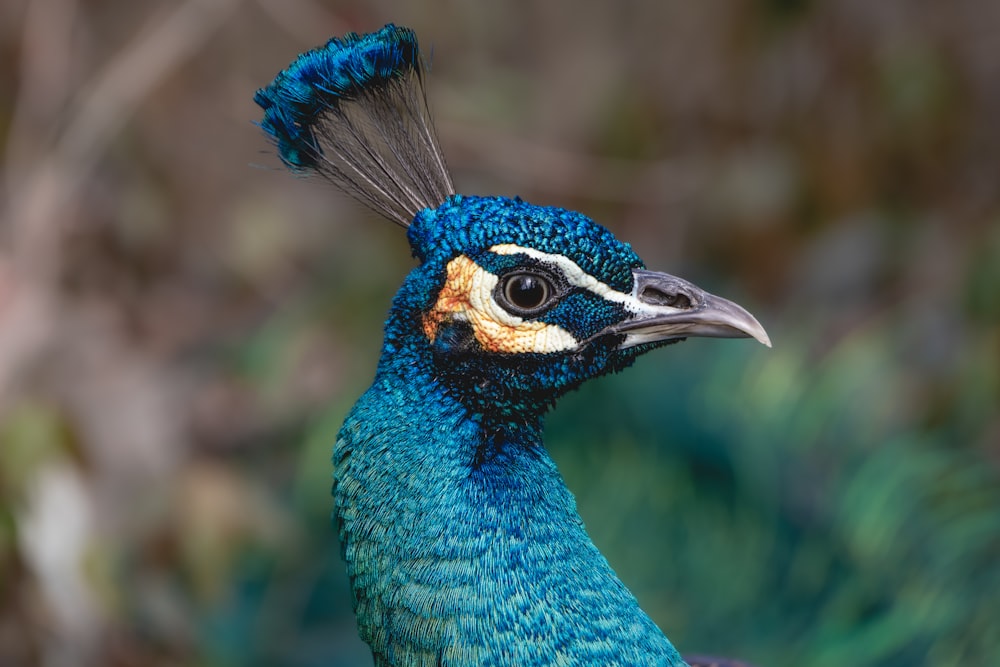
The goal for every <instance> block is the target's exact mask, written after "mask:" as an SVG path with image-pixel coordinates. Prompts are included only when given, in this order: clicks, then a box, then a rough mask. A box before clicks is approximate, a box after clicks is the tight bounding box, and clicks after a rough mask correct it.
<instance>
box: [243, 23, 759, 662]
mask: <svg viewBox="0 0 1000 667" xmlns="http://www.w3.org/2000/svg"><path fill="white" fill-rule="evenodd" d="M424 76H425V70H424V66H423V63H422V61H421V56H420V51H419V48H418V45H417V40H416V37H415V35H414V33H413V32H412V31H411V30H409V29H406V28H402V27H396V26H393V25H391V24H390V25H387V26H385V27H384V28H383V29H381V30H379V31H377V32H374V33H370V34H365V35H358V34H353V33H352V34H348V35H346V36H345V37H343V38H339V39H338V38H335V39H331V40H330V41H329V42H327V44H325V45H324V46H322V47H319V48H317V49H315V50H313V51H309V52H308V53H305V54H302V55H300V56H299V57H298V59H297V60H295V61H294V62H293V63H292V64H291V65H290V66H289V67H288V68H287V69H285V70H284V71H283V72H281V73H280V74H278V76H277V77H276V78H275V79H274V81H273V82H272V83H271V84H270V85H268V86H267V87H266V88H262V89H260V90H258V91H257V94H256V96H255V98H254V99H255V101H256V102H257V104H259V105H260V106H261V107H262V108H263V110H264V117H263V120H262V121H261V123H260V126H261V127H262V129H263V130H264V132H266V133H267V134H268V135H269V136H270V138H271V139H272V141H273V142H274V144H275V145H276V147H277V152H278V155H279V157H280V158H281V160H282V161H283V162H284V164H285V165H287V166H288V167H289V168H290V169H291V170H292V171H293V172H296V173H299V174H306V175H308V174H318V175H320V176H322V177H325V178H327V179H329V180H331V181H332V182H334V183H335V184H337V185H339V186H340V187H342V188H343V189H345V190H346V191H348V192H349V193H351V194H352V195H354V196H355V197H356V198H358V199H359V200H360V201H362V202H363V203H365V204H367V205H368V206H370V207H371V208H373V209H374V210H376V211H378V212H380V213H382V214H383V215H384V216H386V217H387V218H389V219H390V220H392V221H394V222H396V223H398V224H399V225H401V226H402V227H404V228H405V229H406V234H407V238H408V239H409V243H410V247H411V249H412V251H413V255H414V256H415V258H416V259H417V260H418V262H419V264H418V266H417V267H416V268H414V269H413V270H412V271H411V272H410V274H409V275H408V276H407V277H406V279H405V281H404V282H403V285H402V287H401V288H400V289H399V292H398V293H397V295H396V297H395V299H394V300H393V303H392V308H391V311H390V313H389V316H388V320H387V322H386V325H385V342H384V346H383V348H382V354H381V358H380V360H379V363H378V369H377V371H376V374H375V379H374V382H373V383H372V386H371V388H369V389H368V390H367V391H366V392H365V393H364V395H363V396H362V397H361V398H360V399H359V400H358V402H357V404H356V405H355V406H354V408H353V409H352V410H351V412H350V414H349V415H348V417H347V419H346V421H345V423H344V425H343V428H342V429H341V431H340V434H339V437H338V439H337V442H336V445H335V447H334V452H333V464H334V487H333V495H334V499H335V503H336V510H335V521H336V525H337V527H338V529H339V533H340V539H341V543H342V546H343V557H344V559H345V561H346V563H347V571H348V573H349V575H350V580H351V587H352V590H353V595H354V600H353V602H354V609H355V612H356V615H357V620H358V625H359V631H360V634H361V637H362V639H364V641H365V642H367V643H368V644H369V646H370V647H371V650H372V653H373V655H374V658H375V663H376V664H377V665H380V666H381V665H463V666H464V665H497V666H500V665H511V666H518V667H540V666H542V665H623V666H624V665H665V666H680V665H685V664H689V663H690V664H691V665H710V664H718V665H724V664H729V665H736V664H738V663H734V662H725V661H713V660H712V659H707V658H706V659H701V658H699V659H689V661H688V663H685V661H684V659H683V658H681V656H680V654H679V653H678V652H677V650H676V649H675V648H674V646H673V645H672V644H671V643H670V641H669V640H668V639H667V638H666V636H665V635H664V634H663V632H661V631H660V629H659V628H658V627H657V626H656V624H655V623H654V622H653V621H652V620H651V619H650V618H649V616H647V615H646V614H645V613H644V612H643V611H642V609H640V608H639V604H638V603H637V601H636V599H635V597H634V596H633V595H632V593H630V592H629V591H628V589H627V588H626V587H625V585H624V584H622V582H621V581H620V580H619V579H618V577H617V576H616V575H615V573H614V571H613V570H612V569H611V567H610V565H609V564H608V562H607V560H605V558H604V557H603V556H602V555H601V553H600V552H599V551H598V550H597V548H596V547H595V546H594V544H593V542H592V541H591V539H590V537H589V536H588V535H587V531H586V530H585V528H584V525H583V521H582V520H581V518H580V516H579V514H578V513H577V509H576V504H575V501H574V499H573V496H572V494H571V493H570V492H569V490H568V489H567V488H566V485H565V484H564V482H563V480H562V478H561V476H560V475H559V472H558V470H557V469H556V466H555V464H554V463H553V461H552V459H551V458H550V457H549V455H548V453H547V451H546V449H545V446H544V444H543V443H542V419H543V417H544V415H545V413H546V412H547V411H548V410H549V409H550V408H551V407H552V406H553V404H554V402H555V401H556V399H558V398H559V397H560V396H561V395H562V394H564V393H566V392H567V391H569V390H571V389H574V388H575V387H577V386H579V385H580V383H582V382H584V381H585V380H587V379H589V378H592V377H597V376H600V375H603V374H606V373H611V372H615V371H618V370H620V369H622V368H625V367H626V366H628V365H630V364H631V363H632V362H633V361H634V360H635V359H636V358H637V357H638V356H639V355H641V354H644V353H645V352H648V351H650V350H652V349H655V348H658V347H661V346H663V345H666V344H668V343H674V342H678V341H681V340H683V339H684V338H687V337H689V336H713V337H723V338H735V337H753V338H756V339H757V340H758V341H760V342H761V343H764V344H765V345H770V341H769V340H768V337H767V334H766V333H765V332H764V329H763V328H762V327H761V325H760V324H759V323H758V322H757V320H756V319H754V317H753V316H752V315H750V313H748V312H747V311H746V310H744V309H743V308H741V307H740V306H738V305H736V304H735V303H732V302H731V301H727V300H725V299H722V298H720V297H717V296H713V295H711V294H709V293H707V292H705V291H704V290H702V289H699V288H698V287H696V286H695V285H692V284H691V283H689V282H687V281H685V280H682V279H680V278H676V277H674V276H671V275H668V274H665V273H657V272H653V271H649V270H646V269H645V268H644V266H643V263H642V260H640V259H639V256H638V255H637V254H636V253H635V252H634V251H633V250H632V248H631V247H630V246H629V245H628V244H627V243H623V242H621V241H619V240H617V239H616V238H615V237H614V236H613V235H612V234H611V232H609V231H608V230H607V229H605V228H604V227H602V226H601V225H599V224H597V223H596V222H594V221H593V220H590V219H589V218H587V217H585V216H583V215H581V214H579V213H575V212H572V211H567V210H563V209H560V208H553V207H545V206H536V205H533V204H529V203H527V202H525V201H522V200H521V199H518V198H514V199H508V198H502V197H474V196H464V195H459V194H456V192H455V188H454V186H453V185H452V180H451V177H450V175H449V173H448V170H447V167H446V166H445V161H444V159H443V157H442V155H441V150H440V148H439V144H438V140H437V137H436V135H435V131H434V128H433V125H432V123H431V121H430V113H429V110H428V105H427V100H426V97H425V94H424V85H423V84H424Z"/></svg>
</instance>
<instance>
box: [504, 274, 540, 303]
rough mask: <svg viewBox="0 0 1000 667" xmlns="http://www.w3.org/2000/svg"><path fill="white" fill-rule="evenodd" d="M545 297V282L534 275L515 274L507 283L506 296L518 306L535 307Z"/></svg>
mask: <svg viewBox="0 0 1000 667" xmlns="http://www.w3.org/2000/svg"><path fill="white" fill-rule="evenodd" d="M547 297H548V289H546V286H545V283H543V282H542V281H541V280H539V279H538V278H536V277H534V276H515V277H514V278H512V279H511V281H510V283H508V285H507V298H508V299H510V302H511V303H513V304H514V305H515V306H517V307H518V308H524V309H526V310H528V309H531V308H537V307H538V306H540V305H542V304H543V303H544V302H545V299H546V298H547Z"/></svg>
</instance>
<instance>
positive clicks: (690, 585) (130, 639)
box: [0, 0, 1000, 667]
mask: <svg viewBox="0 0 1000 667" xmlns="http://www.w3.org/2000/svg"><path fill="white" fill-rule="evenodd" d="M396 5H397V3H392V2H388V1H369V2H357V1H345V2H336V1H332V0H331V1H329V2H320V1H319V0H282V1H280V2H279V0H188V1H186V2H183V1H177V2H164V1H153V2H142V3H136V2H127V1H125V0H6V1H5V2H3V3H2V4H0V216H2V217H0V225H2V226H0V665H3V667H6V666H8V665H11V666H19V667H20V666H27V667H33V666H36V665H38V666H46V667H61V666H74V665H84V666H90V665H102V666H111V667H126V666H128V667H130V666H151V667H156V666H174V665H201V666H206V667H216V666H219V667H225V666H242V665H262V666H263V665H288V666H293V667H305V666H314V665H315V666H317V667H318V666H321V665H322V666H324V667H330V666H331V665H332V666H339V665H344V666H354V665H360V666H363V665H369V664H371V663H370V657H369V656H368V655H367V651H366V649H365V647H364V646H363V645H361V644H360V642H359V640H358V639H357V637H356V629H355V627H354V621H353V618H352V615H351V611H350V606H349V598H348V589H347V581H346V577H345V575H344V572H343V567H342V565H341V562H340V558H339V551H338V546H337V544H336V536H335V535H334V532H333V530H332V528H331V527H330V524H329V515H330V511H331V501H330V497H329V487H330V474H331V467H330V462H329V458H330V457H329V454H330V450H331V447H332V444H333V440H334V437H335V434H336V431H337V429H338V427H339V425H340V422H341V420H342V419H343V416H344V414H345V413H346V411H347V410H348V409H349V408H350V406H351V404H352V402H353V401H354V399H355V398H356V397H357V396H358V395H359V394H360V393H361V392H362V391H363V390H364V388H365V387H366V386H367V383H368V382H369V381H370V378H371V376H372V373H373V370H374V366H375V361H376V358H377V354H378V349H379V345H380V336H379V332H380V327H381V322H382V319H383V317H384V315H385V312H386V311H387V308H388V304H389V299H390V298H391V295H392V293H393V291H394V289H395V287H396V286H397V285H398V284H399V282H400V281H401V278H402V276H403V275H404V274H405V273H406V272H407V271H408V269H409V268H410V267H411V266H412V260H411V259H410V258H409V254H408V249H407V245H406V242H405V239H404V237H403V235H402V234H401V233H400V232H399V230H398V229H397V228H395V227H394V226H393V225H391V224H388V223H386V222H384V221H382V220H381V219H378V218H376V217H375V216H373V215H372V214H370V213H368V212H367V211H365V210H363V209H361V208H360V207H359V206H357V205H355V204H353V203H352V202H351V201H349V200H347V199H346V198H345V197H343V196H340V195H339V194H337V193H335V192H334V191H333V190H332V188H330V187H328V186H327V185H325V184H324V183H321V182H316V181H313V182H309V181H303V180H297V179H295V178H293V177H291V176H289V175H288V174H287V173H285V172H284V170H283V169H282V168H281V165H280V163H279V161H278V159H277V157H276V156H275V154H274V152H273V150H271V149H270V147H269V145H268V143H267V141H266V140H265V139H264V138H263V137H262V136H261V133H260V132H259V131H258V129H257V128H256V127H255V126H254V121H255V120H256V119H258V118H259V110H258V109H256V108H255V107H254V105H253V103H252V96H253V93H254V90H255V89H256V88H258V87H260V86H263V85H265V84H267V83H268V82H269V81H270V79H271V78H272V77H273V75H274V74H275V73H277V72H278V70H280V69H282V68H283V67H284V66H285V65H286V64H287V63H288V62H290V61H291V60H292V59H293V58H294V56H295V55H296V54H297V53H298V52H300V51H303V50H306V49H308V48H311V47H312V46H315V45H317V44H320V43H322V42H323V41H325V40H326V39H327V38H328V37H329V36H331V35H339V34H342V33H344V32H346V31H349V30H357V31H368V30H372V29H376V28H379V27H381V26H382V25H383V24H385V23H386V22H389V21H393V22H396V23H400V24H405V25H409V26H411V27H413V28H415V29H416V31H417V33H418V34H419V36H420V39H421V43H422V45H423V47H424V49H425V51H426V52H427V54H428V57H429V58H430V59H431V61H432V74H431V76H430V88H429V95H430V98H431V105H432V107H433V109H434V111H435V114H436V119H437V124H438V128H439V132H440V135H441V139H442V142H443V145H444V149H445V153H446V155H447V156H448V158H449V161H450V164H451V167H452V170H453V172H454V176H455V179H456V183H457V185H458V189H459V191H461V192H465V193H469V194H505V195H514V194H519V195H521V196H523V197H524V198H526V199H528V200H530V201H533V202H535V203H539V204H549V205H558V206H562V207H566V208H574V209H578V210H580V211H583V212H584V213H586V214H588V215H590V216H591V217H594V218H596V219H597V220H599V221H601V222H603V223H604V224H606V225H607V226H609V227H610V228H611V229H612V230H613V231H614V232H615V233H616V234H618V235H619V237H620V238H624V239H628V240H629V241H631V242H632V243H633V245H634V246H635V248H636V249H637V250H638V252H639V253H640V254H641V255H642V256H643V257H644V258H645V260H646V262H647V264H648V265H649V266H650V267H651V268H656V269H660V270H666V271H669V272H671V273H675V274H677V275H681V276H684V277H686V278H688V279H691V280H693V281H694V282H696V283H698V284H700V285H702V286H704V287H706V288H708V289H710V290H711V291H713V292H716V293H719V294H722V295H725V296H727V297H730V298H734V299H735V300H737V301H739V302H740V303H742V304H744V305H746V306H747V307H748V308H749V309H750V310H751V311H752V312H754V313H755V314H756V315H757V316H758V317H759V319H760V320H761V321H762V322H763V323H764V324H765V326H766V327H767V329H768V331H769V333H770V334H771V338H772V340H773V341H774V349H773V350H767V349H765V348H763V347H761V346H759V345H756V344H752V343H751V342H748V341H705V340H700V341H699V340H692V341H688V342H686V343H684V344H682V345H679V346H672V347H669V348H667V349H665V350H662V351H659V352H657V353H655V354H652V355H650V356H649V357H647V358H645V359H643V360H642V361H641V362H640V363H639V364H638V365H637V366H636V367H635V368H633V369H630V370H629V371H627V372H625V373H623V374H621V375H618V376H615V377H610V378H606V379H602V380H600V381H596V382H592V383H590V384H588V385H586V386H585V387H584V388H583V389H582V390H580V391H579V392H576V393H575V394H573V395H571V396H570V397H568V398H567V399H565V400H564V401H563V402H562V404H561V405H560V407H559V409H557V410H556V411H555V413H554V414H553V415H552V416H551V417H550V419H549V421H548V425H547V437H548V441H549V443H550V444H551V449H552V451H553V455H554V456H555V457H556V460H557V462H558V463H559V465H560V468H561V470H562V471H563V473H564V475H565V477H566V479H567V482H568V484H569V485H570V488H571V489H572V490H573V491H574V492H575V493H576V494H577V497H578V500H579V504H580V509H581V512H582V514H583V516H584V519H585V520H586V521H587V524H588V526H589V528H590V530H591V532H592V534H593V536H594V539H595V540H596V541H597V543H598V545H599V546H600V547H601V548H602V549H603V551H604V552H605V554H606V555H607V556H608V558H609V560H610V561H611V563H612V565H613V566H614V567H615V569H616V570H617V571H618V572H619V574H620V575H621V577H622V578H623V579H624V581H625V582H626V583H627V584H628V585H629V586H630V587H631V588H632V589H633V590H634V591H635V592H636V594H637V595H638V597H639V598H640V601H641V602H642V604H643V606H644V607H645V608H646V609H647V610H648V611H649V612H650V613H651V615H652V616H653V617H654V618H655V620H656V621H657V622H658V623H659V624H660V625H661V627H663V628H664V629H665V630H666V631H667V634H668V635H669V636H670V637H671V639H672V640H673V641H674V642H675V643H676V644H677V645H678V646H679V647H681V649H682V650H684V651H688V652H693V651H705V652H708V651H711V652H715V653H719V654H729V655H734V656H742V657H743V658H745V659H747V660H751V661H753V662H756V663H758V664H759V665H761V667H782V666H789V667H791V666H793V665H794V666H798V665H810V666H815V667H835V666H836V667H840V666H843V665H851V666H852V667H867V666H875V665H880V666H890V667H893V666H899V667H910V666H923V665H927V666H931V665H933V666H934V667H946V666H956V667H957V666H962V667H970V666H980V665H981V666H984V667H985V666H987V665H995V664H997V662H996V661H997V659H998V656H1000V625H998V622H997V617H998V614H1000V596H998V591H1000V409H998V408H1000V188H998V183H1000V41H998V39H997V34H998V31H1000V3H996V2H990V1H988V0H982V1H975V0H953V1H952V2H949V3H941V2H930V1H912V0H910V1H908V0H880V1H879V2H869V1H867V0H830V1H826V2H823V1H820V0H743V1H723V0H700V1H699V2H686V1H681V0H671V1H654V0H649V1H647V2H638V1H626V2H619V3H601V2H580V1H578V0H574V1H570V0H561V1H559V2H545V3H541V2H537V3H532V2H525V1H517V2H506V3H476V4H473V3H463V2H457V1H454V0H453V1H451V2H449V1H445V0H420V1H414V2H409V3H405V6H404V5H403V3H398V5H399V6H396Z"/></svg>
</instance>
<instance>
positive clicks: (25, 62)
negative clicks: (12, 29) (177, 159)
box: [0, 0, 242, 409]
mask: <svg viewBox="0 0 1000 667" xmlns="http://www.w3.org/2000/svg"><path fill="white" fill-rule="evenodd" d="M240 4H242V0H190V1H189V2H186V3H184V4H182V5H180V6H179V7H177V8H176V9H169V10H165V9H164V10H160V11H158V12H156V13H155V15H154V16H152V17H150V19H149V21H148V23H147V26H146V28H145V29H143V30H140V31H138V32H137V33H136V35H135V37H134V38H133V39H132V40H131V41H130V42H129V43H128V44H126V45H125V46H123V47H122V48H121V50H120V51H119V52H118V53H116V54H115V55H114V56H113V57H112V58H110V59H109V60H108V62H107V63H105V65H104V66H103V67H102V68H101V69H100V70H99V71H98V72H97V73H96V74H94V75H93V76H92V77H91V78H90V80H89V81H87V82H85V83H84V84H82V85H80V86H78V87H77V88H76V89H75V90H74V89H73V87H72V85H71V82H70V81H69V73H70V71H71V69H72V68H71V66H70V61H71V59H72V57H73V54H72V52H71V50H70V44H71V40H70V29H71V27H72V21H73V17H74V16H75V9H76V2H75V1H74V0H32V2H30V3H29V6H28V11H27V12H26V18H25V27H24V40H23V43H22V52H21V69H20V82H19V83H20V90H19V91H18V94H17V108H16V110H15V113H14V119H13V122H12V123H11V128H10V135H11V140H10V141H9V142H8V150H7V154H6V155H5V161H4V165H3V174H2V175H3V186H4V190H5V195H6V196H5V202H4V204H5V205H4V208H5V211H4V214H3V219H4V227H5V229H4V230H3V231H4V236H5V238H4V241H5V247H4V248H3V250H2V254H0V409H2V407H3V405H4V402H5V399H6V398H7V394H8V392H9V391H10V388H11V387H12V385H14V384H16V382H17V379H18V375H19V373H20V372H21V370H22V369H23V368H25V367H26V366H28V365H30V363H31V362H32V360H34V359H35V358H36V357H37V355H38V354H40V353H42V351H43V350H44V349H45V347H46V344H47V342H48V340H49V336H50V334H51V331H52V327H53V325H54V324H55V320H56V318H55V316H54V312H55V311H56V310H58V308H59V307H60V305H59V303H58V296H57V295H56V293H55V291H54V289H53V281H54V280H56V277H57V276H56V272H57V267H58V266H59V253H60V245H61V244H60V240H61V238H62V234H63V232H64V230H65V225H66V224H67V222H68V221H70V220H71V219H72V206H71V204H72V201H73V199H74V197H75V196H76V194H77V193H78V191H79V189H80V188H81V187H82V186H83V184H84V183H85V182H86V179H87V176H88V174H89V172H90V170H91V169H92V168H93V165H94V164H95V162H96V161H97V160H98V159H100V157H101V155H102V154H103V152H104V150H105V148H106V147H107V145H108V143H109V141H110V140H111V139H112V138H113V137H114V136H115V134H116V133H117V132H118V131H120V129H121V128H122V126H123V125H124V124H125V123H126V122H128V120H129V118H130V117H131V116H132V114H133V113H134V112H135V110H136V108H137V107H138V106H139V105H140V104H141V102H142V100H143V99H144V98H145V97H146V96H147V95H148V94H149V92H150V91H152V90H153V89H155V88H156V87H157V86H158V85H159V84H160V82H161V81H163V79H164V78H165V77H167V76H168V75H169V74H170V73H171V72H172V71H173V70H174V69H175V68H176V67H177V66H178V65H179V64H181V63H182V62H184V61H185V60H187V59H188V58H190V57H192V56H193V55H194V54H195V53H196V52H197V51H198V49H199V48H200V47H201V46H202V45H203V44H204V43H205V41H206V40H207V39H208V38H209V37H210V36H211V35H212V33H213V32H214V31H215V30H216V29H217V28H218V27H219V26H220V25H222V23H223V22H224V21H225V20H226V18H227V17H228V16H230V15H231V13H232V12H233V11H234V10H235V9H236V8H237V7H239V6H240ZM70 90H73V91H74V95H73V96H74V100H73V101H72V102H71V103H70V104H69V118H68V120H67V122H66V123H65V125H64V128H63V129H62V130H61V131H59V132H56V133H55V138H54V139H53V140H51V141H48V139H49V137H48V136H46V135H47V134H49V133H50V132H51V128H48V127H44V128H41V129H40V130H38V131H35V132H32V131H31V130H30V126H31V125H33V120H34V119H35V118H37V117H39V116H41V117H43V118H55V117H57V116H58V115H59V111H60V108H61V106H62V102H63V99H62V97H63V96H64V95H66V94H67V93H65V92H63V91H70ZM39 146H42V147H45V146H47V148H43V149H42V150H41V151H39V149H38V147H39ZM34 154H38V157H35V158H34V159H32V158H31V157H30V156H31V155H34Z"/></svg>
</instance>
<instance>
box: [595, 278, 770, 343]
mask: <svg viewBox="0 0 1000 667" xmlns="http://www.w3.org/2000/svg"><path fill="white" fill-rule="evenodd" d="M633 277H634V283H635V286H634V288H633V290H632V299H631V300H630V302H629V306H630V309H631V310H634V311H635V312H634V314H633V315H632V316H631V317H629V318H628V319H626V320H624V321H622V322H619V323H617V324H615V325H612V326H611V327H609V328H608V329H605V330H604V331H603V332H602V333H614V334H625V341H624V342H623V343H622V345H621V347H623V348H624V347H632V346H634V345H640V344H642V343H655V342H660V341H665V340H673V339H678V338H688V337H694V336H707V337H714V338H755V339H756V340H758V341H760V342H761V343H763V344H764V345H767V346H768V347H771V339H770V338H768V336H767V332H766V331H764V327H762V326H761V325H760V322H758V321H757V319H756V318H755V317H754V316H753V315H751V314H750V313H748V312H747V311H746V310H745V309H744V308H742V307H741V306H739V305H737V304H735V303H733V302H732V301H729V300H727V299H723V298H722V297H718V296H715V295H714V294H709V293H708V292H706V291H705V290H703V289H701V288H700V287H696V286H695V285H692V284H691V283H689V282H688V281H686V280H683V279H681V278H677V277H676V276H671V275H669V274H666V273H657V272H655V271H642V270H636V271H633Z"/></svg>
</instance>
